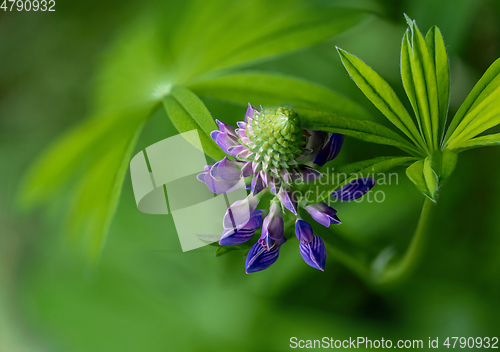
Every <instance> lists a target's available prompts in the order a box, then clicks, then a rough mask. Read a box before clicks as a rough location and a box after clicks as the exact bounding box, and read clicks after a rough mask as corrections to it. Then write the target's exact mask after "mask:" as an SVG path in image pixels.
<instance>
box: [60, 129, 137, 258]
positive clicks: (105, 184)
mask: <svg viewBox="0 0 500 352" xmlns="http://www.w3.org/2000/svg"><path fill="white" fill-rule="evenodd" d="M141 131H142V125H141V126H139V127H138V128H137V129H136V130H135V131H134V132H133V133H131V134H130V133H123V135H122V136H121V137H120V138H119V140H117V141H116V142H115V145H114V146H113V147H112V148H111V149H109V150H108V151H104V153H103V154H102V155H101V156H100V157H99V158H98V160H96V161H95V163H94V164H93V165H92V167H91V168H90V169H88V170H86V172H85V174H84V175H83V177H82V180H81V182H80V186H79V187H78V192H77V193H76V194H75V198H76V199H77V201H76V202H75V203H74V206H73V207H72V208H71V210H70V213H69V216H68V218H67V221H66V222H67V223H66V227H67V234H68V235H69V236H71V237H73V238H74V239H76V240H78V242H81V243H83V246H84V248H85V253H86V254H87V256H88V257H89V258H90V259H91V260H92V261H94V262H95V261H96V260H98V259H99V256H100V253H101V251H102V249H103V247H104V244H105V241H106V236H107V234H108V230H109V226H110V224H111V220H112V219H113V216H114V214H115V211H116V207H117V205H118V200H119V197H120V194H121V189H122V185H123V181H124V179H125V174H126V172H127V170H128V167H129V163H130V159H131V157H132V153H133V151H134V147H135V145H136V143H137V139H138V138H139V135H140V133H141ZM129 132H132V131H129Z"/></svg>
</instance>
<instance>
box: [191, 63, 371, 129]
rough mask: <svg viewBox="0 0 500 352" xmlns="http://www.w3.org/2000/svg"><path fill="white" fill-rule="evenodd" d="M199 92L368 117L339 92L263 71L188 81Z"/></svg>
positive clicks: (363, 110)
mask: <svg viewBox="0 0 500 352" xmlns="http://www.w3.org/2000/svg"><path fill="white" fill-rule="evenodd" d="M189 88H190V89H191V90H193V91H194V92H195V93H197V94H198V95H202V96H209V97H212V98H216V99H219V100H225V101H230V102H235V103H239V104H243V105H247V104H248V103H252V104H253V105H254V106H259V105H261V104H262V105H271V106H277V105H286V104H290V105H292V106H294V107H299V108H310V109H317V110H326V111H333V112H336V113H338V114H340V115H343V116H349V117H353V118H358V119H363V120H367V119H370V118H371V117H370V115H369V114H368V112H367V111H366V110H365V109H363V108H362V107H360V106H359V105H357V104H356V103H354V102H353V101H351V100H349V99H347V98H345V97H343V96H342V95H340V94H338V93H336V92H334V91H332V90H330V89H328V88H325V87H322V86H320V85H317V84H313V83H311V82H308V81H306V80H303V79H299V78H296V77H292V76H287V75H282V74H272V73H264V72H240V73H231V74H227V75H223V76H219V77H216V78H213V79H210V80H207V81H202V82H198V83H195V84H192V85H189Z"/></svg>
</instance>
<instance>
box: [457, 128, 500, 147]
mask: <svg viewBox="0 0 500 352" xmlns="http://www.w3.org/2000/svg"><path fill="white" fill-rule="evenodd" d="M498 145H500V133H495V134H489V135H487V136H481V137H477V138H472V139H469V140H468V141H466V142H463V143H461V144H460V147H459V148H457V149H456V151H457V152H461V151H464V150H469V149H474V148H479V147H493V146H498Z"/></svg>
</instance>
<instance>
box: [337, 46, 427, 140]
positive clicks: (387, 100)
mask: <svg viewBox="0 0 500 352" xmlns="http://www.w3.org/2000/svg"><path fill="white" fill-rule="evenodd" d="M337 51H338V52H339V55H340V58H341V60H342V63H343V64H344V66H345V68H346V70H347V72H349V75H350V76H351V78H352V80H353V81H354V82H355V83H356V85H357V86H358V87H359V89H361V91H362V92H363V94H364V95H365V96H366V97H367V98H368V99H370V101H371V102H372V103H373V105H375V106H376V107H377V109H379V110H380V112H382V114H384V115H385V116H386V117H387V118H388V119H389V121H391V122H392V123H393V124H394V125H395V126H396V127H397V128H399V129H400V130H401V131H402V132H403V133H404V134H405V135H406V136H407V137H408V138H410V139H411V140H412V141H413V143H415V145H417V146H419V147H420V148H422V149H424V150H425V144H424V142H423V140H422V137H421V136H420V134H419V133H418V130H417V128H416V127H415V124H414V123H413V120H412V118H411V117H410V115H409V114H408V111H406V109H405V107H404V106H403V104H402V103H401V101H400V100H399V98H398V97H397V95H396V93H395V92H394V90H393V89H392V88H391V86H389V84H388V83H387V82H386V81H385V80H384V79H383V78H382V77H380V75H379V74H378V73H376V72H375V71H374V70H373V69H372V68H371V67H369V66H368V65H367V64H366V63H364V62H363V61H361V60H360V59H359V58H357V57H356V56H354V55H352V54H349V53H348V52H346V51H344V50H342V49H340V48H337Z"/></svg>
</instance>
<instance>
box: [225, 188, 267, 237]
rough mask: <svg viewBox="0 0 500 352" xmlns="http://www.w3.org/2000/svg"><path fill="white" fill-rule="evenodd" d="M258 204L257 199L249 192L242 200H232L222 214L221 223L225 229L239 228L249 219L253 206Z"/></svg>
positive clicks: (253, 210) (255, 206)
mask: <svg viewBox="0 0 500 352" xmlns="http://www.w3.org/2000/svg"><path fill="white" fill-rule="evenodd" d="M258 204H259V199H258V198H257V197H254V196H253V195H252V194H250V195H249V196H248V197H246V198H245V199H242V200H237V201H236V202H234V203H233V204H232V205H231V206H230V207H229V209H227V211H226V214H225V215H224V219H223V225H224V228H225V229H233V228H235V227H239V228H241V227H242V226H243V225H245V224H246V223H247V222H248V221H249V220H250V217H251V215H252V214H253V213H254V212H255V208H257V205H258Z"/></svg>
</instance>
